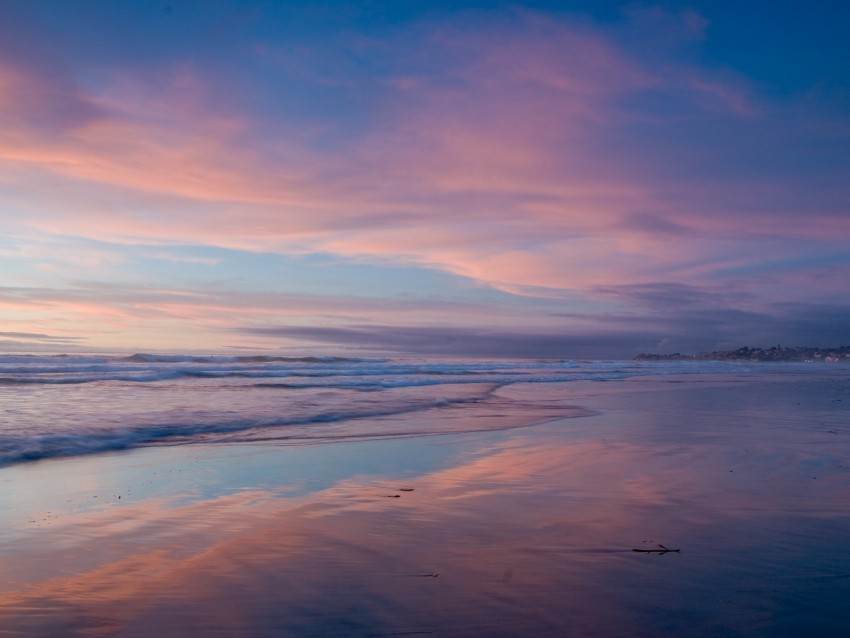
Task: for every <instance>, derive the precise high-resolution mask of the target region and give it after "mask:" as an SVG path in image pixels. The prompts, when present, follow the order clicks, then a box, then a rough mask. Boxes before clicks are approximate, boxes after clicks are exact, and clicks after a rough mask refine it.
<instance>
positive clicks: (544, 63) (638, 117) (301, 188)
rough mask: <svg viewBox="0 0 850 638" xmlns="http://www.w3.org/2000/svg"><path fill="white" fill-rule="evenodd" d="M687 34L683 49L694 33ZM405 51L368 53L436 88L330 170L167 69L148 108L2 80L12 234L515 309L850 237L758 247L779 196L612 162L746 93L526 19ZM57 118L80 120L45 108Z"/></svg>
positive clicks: (300, 144)
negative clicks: (187, 246) (757, 222)
mask: <svg viewBox="0 0 850 638" xmlns="http://www.w3.org/2000/svg"><path fill="white" fill-rule="evenodd" d="M685 18H687V19H684V18H683V21H682V22H681V25H682V26H681V28H682V29H684V30H685V31H687V32H688V33H689V34H690V35H689V36H688V37H694V34H696V33H698V32H701V30H702V29H703V28H704V25H702V24H701V23H700V22H699V20H696V18H694V16H689V17H688V16H685ZM405 44H408V43H405ZM415 44H417V45H418V46H419V49H417V50H415V51H413V53H410V52H409V51H407V50H406V49H404V48H402V47H401V45H400V44H392V43H391V44H389V45H387V44H379V45H376V46H378V47H379V48H380V47H381V46H383V47H384V49H388V50H382V51H381V52H382V54H383V55H396V56H404V55H408V56H412V57H413V58H416V59H419V60H422V59H424V60H426V61H428V62H430V63H431V65H432V67H431V68H435V69H436V71H432V72H430V73H429V72H417V71H416V70H415V69H416V68H417V67H416V65H415V64H411V65H410V68H404V65H403V64H402V65H400V66H401V67H402V68H400V69H399V70H397V71H394V72H393V73H392V74H391V75H388V76H387V77H385V78H383V80H384V82H385V84H386V86H387V87H388V91H387V93H386V94H385V95H384V97H383V98H382V101H381V102H380V104H378V106H377V107H376V113H377V114H378V115H380V118H379V121H380V124H379V125H377V126H374V127H372V128H368V129H367V130H365V131H363V132H361V133H360V134H359V135H358V136H357V137H356V138H355V139H353V140H350V141H347V142H345V143H344V144H342V143H340V144H339V146H338V147H336V148H333V149H331V150H330V151H328V150H317V148H315V147H314V146H313V145H312V144H311V136H310V134H303V133H301V134H299V133H298V132H297V131H298V122H297V121H291V122H284V123H283V124H282V125H281V128H280V129H279V130H282V131H284V133H279V132H278V134H277V135H276V136H275V137H272V138H265V137H263V135H262V126H261V121H260V118H259V116H258V115H256V114H252V113H250V112H243V113H239V114H237V115H234V114H233V113H226V114H225V113H222V112H220V111H218V110H217V109H216V108H215V106H211V105H210V104H211V103H213V102H214V100H211V99H210V98H211V95H212V94H211V93H210V91H211V89H210V88H209V87H208V86H207V84H206V82H207V78H206V76H204V74H203V73H202V72H198V71H196V70H195V69H193V68H192V67H191V66H187V65H180V64H176V65H175V66H174V68H173V69H171V70H170V72H169V73H165V76H166V77H168V78H169V81H167V82H164V83H162V84H161V85H156V86H153V85H151V83H150V82H146V81H144V80H143V79H139V78H134V77H123V76H120V75H119V74H117V73H102V74H101V75H99V76H98V82H99V84H98V87H97V89H96V90H95V89H92V88H89V89H88V92H87V91H85V90H84V89H83V88H82V87H80V86H76V85H74V84H72V83H70V82H58V81H55V80H54V79H47V78H44V77H40V76H38V75H37V74H34V73H33V72H31V71H30V72H28V71H27V70H25V69H20V68H14V67H10V66H8V65H7V66H4V67H0V96H2V97H0V110H2V114H3V116H4V121H6V122H9V123H10V124H9V125H6V126H3V127H2V128H0V163H1V164H2V166H3V167H4V168H5V169H8V170H7V173H6V174H7V177H6V178H5V179H4V181H5V183H6V185H7V187H9V189H10V190H12V191H13V192H16V193H24V195H21V196H20V197H21V198H23V199H24V200H25V201H24V203H23V204H22V205H23V206H24V207H26V209H27V216H26V218H23V217H22V218H16V219H13V220H10V223H13V224H14V225H17V226H29V227H32V228H36V229H39V230H41V231H47V232H57V233H66V234H69V235H75V236H83V237H90V238H96V239H102V240H106V241H122V242H133V241H144V242H161V243H209V244H215V245H219V246H228V247H234V248H241V249H249V250H279V251H287V252H310V251H316V250H321V251H330V252H334V253H336V254H339V255H343V256H346V257H352V258H360V257H367V258H374V259H381V260H401V261H405V262H412V263H417V264H423V265H426V266H429V267H434V268H440V269H444V270H448V271H451V272H453V273H456V274H459V275H462V276H465V277H470V278H473V279H476V280H478V281H480V282H483V283H486V284H488V285H492V286H495V287H498V288H501V289H503V290H509V291H521V290H526V291H528V290H532V289H534V288H535V287H542V288H550V289H561V290H585V291H587V290H590V289H592V288H593V287H594V286H598V285H604V284H606V283H613V282H616V283H641V282H649V281H657V280H670V279H673V280H681V281H692V282H699V281H704V280H706V279H707V278H709V277H711V276H712V273H713V272H714V271H715V270H717V269H718V268H727V267H730V266H733V265H734V266H738V265H746V264H747V263H751V262H752V261H754V260H758V259H759V255H758V254H757V250H758V249H757V248H755V247H756V246H757V245H758V241H759V240H758V237H757V236H758V235H759V234H764V233H765V232H769V233H772V234H774V235H776V236H785V237H788V236H792V235H796V234H798V233H805V234H807V235H808V236H810V237H813V238H817V239H819V240H822V241H833V240H837V239H839V238H846V236H847V234H848V232H850V224H848V222H847V221H846V218H841V217H836V216H831V215H829V214H828V213H824V214H823V215H821V216H819V217H818V223H817V224H813V223H811V219H806V218H804V217H803V216H800V215H797V216H794V215H790V216H789V215H781V214H778V217H776V216H775V217H776V218H779V219H781V220H782V221H783V225H782V226H781V227H777V226H775V225H774V227H773V228H771V229H770V231H766V230H765V229H762V228H757V229H755V230H754V228H753V221H752V216H751V215H750V214H749V213H748V211H750V207H751V206H753V207H756V208H758V206H760V205H762V204H759V202H761V201H762V196H763V195H764V194H765V193H766V192H768V191H770V189H777V188H779V189H780V190H781V188H782V186H781V185H777V184H775V183H774V182H773V181H772V180H766V181H765V182H763V183H754V182H752V181H745V182H734V181H733V182H730V181H728V180H723V179H720V180H716V181H714V182H710V181H699V180H697V179H695V178H681V179H679V178H676V177H675V176H673V177H671V176H668V175H665V171H664V170H663V159H664V158H660V160H659V158H655V157H652V156H651V155H646V156H645V157H641V156H640V155H639V154H636V153H634V152H631V153H626V152H620V151H618V144H619V143H620V141H621V139H620V138H621V137H628V136H629V135H633V134H634V132H633V130H632V128H631V127H633V126H635V124H636V123H640V122H641V121H642V119H643V118H644V117H645V113H644V111H641V110H640V109H636V108H632V107H629V106H628V104H629V103H630V102H629V101H630V100H639V99H641V98H643V97H646V96H647V95H650V96H654V97H655V98H658V99H665V100H669V101H670V102H675V103H676V104H684V106H682V107H680V108H681V110H682V112H681V113H677V114H675V115H673V116H669V117H670V118H671V119H672V120H675V119H687V118H696V119H711V118H714V119H716V120H720V121H726V120H728V121H732V122H734V121H738V120H740V119H741V118H744V119H746V118H757V117H759V113H760V110H759V109H758V108H757V107H756V106H754V103H755V100H754V99H753V98H752V97H751V96H750V95H749V93H748V91H747V89H746V86H745V85H744V83H743V82H742V81H740V80H735V79H729V78H719V79H718V77H717V76H716V74H712V73H708V72H704V71H701V70H699V69H695V68H688V67H684V66H682V67H677V66H676V65H673V64H670V65H667V66H666V67H664V68H658V69H654V68H649V67H648V65H646V64H645V63H641V62H639V61H638V60H637V59H635V58H634V57H633V56H630V55H629V54H628V53H627V52H626V51H625V50H623V49H622V48H621V47H619V46H617V45H616V44H615V43H614V42H613V41H612V40H611V39H610V38H608V37H606V36H605V35H604V34H602V33H601V32H600V31H596V30H594V29H591V28H586V27H577V26H575V25H566V24H561V23H559V22H557V21H555V20H553V19H550V18H547V17H543V16H541V15H538V14H534V13H521V14H518V16H517V22H516V24H512V25H510V27H503V26H498V25H496V26H488V25H484V26H481V27H480V28H477V29H475V30H469V29H459V28H456V27H447V26H444V25H442V26H434V25H432V26H431V31H430V33H429V35H428V36H426V37H425V38H424V40H422V41H419V42H416V43H415ZM408 48H409V46H408ZM56 96H59V97H60V98H61V100H60V101H63V102H64V103H67V104H73V105H75V108H76V112H77V113H78V116H76V117H73V118H68V117H66V116H65V115H62V114H60V113H59V111H57V110H51V109H48V108H46V107H44V106H43V105H44V104H45V103H46V102H49V101H50V100H52V99H53V98H54V97H56ZM654 117H655V118H656V119H658V117H659V116H654ZM661 121H662V122H663V118H661ZM46 123H47V124H46ZM60 124H61V126H60ZM47 130H58V133H57V134H46V133H45V131H47ZM699 152H700V149H698V148H694V153H699ZM674 159H675V158H674ZM770 197H772V198H775V197H776V195H775V194H771V195H770ZM762 206H763V205H762ZM741 209H743V210H741ZM772 215H774V213H773V212H772V211H770V210H767V211H764V210H758V213H757V215H756V216H757V217H759V218H761V219H765V218H766V219H771V218H772V217H771V216H772ZM825 231H826V232H825ZM742 236H743V237H742ZM746 237H754V238H755V239H754V242H755V243H753V244H751V245H750V246H749V247H748V245H747V243H746Z"/></svg>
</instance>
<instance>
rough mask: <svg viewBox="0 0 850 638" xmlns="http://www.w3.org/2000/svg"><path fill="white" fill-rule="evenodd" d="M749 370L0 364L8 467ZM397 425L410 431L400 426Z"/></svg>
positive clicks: (294, 436)
mask: <svg viewBox="0 0 850 638" xmlns="http://www.w3.org/2000/svg"><path fill="white" fill-rule="evenodd" d="M747 369H748V368H747V366H746V365H743V364H738V363H730V362H711V361H702V362H695V361H694V362H692V361H684V362H683V361H670V362H635V361H571V360H565V361H517V360H510V361H482V360H465V361H463V360H451V361H447V360H443V361H425V360H410V359H378V358H342V357H309V356H308V357H279V356H233V357H228V356H195V355H180V354H174V355H160V354H134V355H132V356H101V355H85V356H80V355H48V356H38V355H3V356H0V465H9V464H14V463H20V462H25V461H32V460H37V459H45V458H50V457H59V456H73V455H79V454H93V453H98V452H106V451H115V450H126V449H132V448H137V447H145V446H153V445H158V446H167V445H191V444H193V443H216V442H227V443H238V442H251V441H253V442H257V441H271V440H275V441H277V442H279V443H285V442H288V443H290V444H297V443H304V442H316V441H321V440H330V439H345V438H363V437H387V436H415V435H423V434H439V433H440V432H445V431H456V430H457V429H458V428H461V429H462V428H463V427H469V428H474V429H478V428H481V427H484V428H504V427H517V426H520V425H527V424H530V423H534V422H536V421H540V420H544V419H546V418H553V417H556V416H566V415H569V414H570V408H569V406H561V405H558V404H557V402H554V403H553V402H552V401H548V400H547V399H546V398H545V396H546V395H545V394H541V393H537V394H536V395H533V398H528V397H531V396H532V394H533V393H526V395H527V397H526V398H527V400H525V401H523V398H522V397H518V396H516V393H514V396H512V397H508V396H507V395H506V393H505V392H499V390H500V389H504V388H505V387H508V386H520V385H522V386H529V385H530V386H541V385H542V384H546V385H547V386H550V389H552V386H551V384H566V383H571V382H575V381H588V380H589V381H613V380H620V379H627V378H632V377H642V376H657V375H681V374H711V373H722V372H736V371H737V372H742V371H746V370H747ZM549 394H550V395H557V392H554V393H549ZM461 414H463V415H464V416H469V417H473V416H479V417H482V416H486V415H490V416H493V417H494V418H492V419H489V420H488V421H486V422H485V421H484V420H483V419H480V418H479V419H473V418H469V419H466V420H465V423H466V425H465V426H463V425H459V424H458V418H457V417H458V416H459V415H461ZM401 415H404V416H405V419H404V421H399V420H398V419H397V418H394V417H399V416H401ZM417 416H419V417H426V418H419V419H417V418H416V417H417Z"/></svg>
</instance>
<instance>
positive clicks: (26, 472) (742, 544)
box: [0, 364, 850, 636]
mask: <svg viewBox="0 0 850 638" xmlns="http://www.w3.org/2000/svg"><path fill="white" fill-rule="evenodd" d="M848 372H850V370H848V368H847V367H846V366H843V365H827V364H817V365H811V366H809V367H805V366H802V365H796V366H785V365H782V364H773V365H772V364H759V365H754V366H747V367H741V369H740V370H739V371H735V370H734V369H724V370H723V371H722V372H714V373H712V372H711V371H710V370H709V371H708V372H705V371H704V372H703V373H700V374H663V375H661V374H656V375H623V376H622V378H611V379H608V380H602V379H591V378H587V379H576V380H573V381H570V382H564V383H524V382H522V381H517V382H515V383H510V384H504V385H500V386H499V387H497V388H495V389H493V390H492V391H491V390H488V392H491V394H492V396H491V397H490V398H488V399H487V400H483V401H479V402H473V403H472V404H467V403H458V404H457V405H451V406H448V407H447V408H446V406H439V405H438V406H436V407H430V408H428V409H425V410H422V411H416V412H413V411H409V412H408V413H401V412H399V413H397V414H391V415H378V416H375V417H374V418H373V419H372V420H371V421H370V422H369V423H367V424H365V425H364V424H362V423H361V425H360V426H358V427H360V428H361V429H358V430H357V432H359V433H361V434H362V436H342V432H341V430H339V429H338V431H336V434H334V435H331V434H328V433H327V432H326V436H323V437H321V438H315V439H311V438H310V436H309V435H305V436H303V437H300V438H299V437H295V438H280V437H277V438H275V437H269V436H264V435H261V434H258V433H256V432H257V431H252V432H255V433H254V434H253V435H242V434H240V437H239V440H234V441H227V440H214V441H213V440H210V441H208V442H205V441H203V440H193V441H192V442H191V443H190V444H189V443H187V444H167V445H166V444H162V443H161V442H158V443H157V442H155V443H154V444H150V445H145V446H140V447H134V448H128V449H116V450H111V451H110V450H99V451H98V452H97V453H89V454H82V455H77V456H67V457H62V456H57V457H52V458H44V459H42V460H36V461H29V462H19V463H14V464H10V465H7V466H6V467H2V468H0V508H2V509H0V519H1V520H2V530H0V558H2V562H0V636H150V635H158V636H186V635H205V636H406V635H420V634H422V635H435V636H626V635H628V636H707V635H712V636H798V635H818V636H843V635H846V633H847V631H848V629H850V609H848V608H847V606H846V601H847V599H848V597H849V596H850V551H848V549H847V546H846V539H847V537H848V532H850V507H848V503H850V383H848V378H849V377H848ZM470 387H471V386H470ZM488 396H489V395H488ZM437 415H439V416H437ZM414 426H415V427H414ZM299 427H301V426H299ZM265 432H266V434H268V431H267V430H265ZM636 550H640V551H636ZM667 550H670V551H667Z"/></svg>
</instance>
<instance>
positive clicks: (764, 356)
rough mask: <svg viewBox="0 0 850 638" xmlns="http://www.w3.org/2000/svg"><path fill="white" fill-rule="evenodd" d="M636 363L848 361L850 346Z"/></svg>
mask: <svg viewBox="0 0 850 638" xmlns="http://www.w3.org/2000/svg"><path fill="white" fill-rule="evenodd" d="M635 360H637V361H675V360H699V361H828V362H837V361H842V360H844V361H850V346H840V347H837V348H810V347H803V346H794V347H783V346H773V347H771V348H767V349H766V350H765V349H762V348H750V347H748V346H744V347H743V348H738V349H737V350H715V351H714V352H700V353H698V354H681V353H679V352H676V353H673V354H652V353H644V354H639V355H638V356H636V357H635Z"/></svg>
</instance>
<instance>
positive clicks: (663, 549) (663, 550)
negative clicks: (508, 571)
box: [632, 544, 682, 554]
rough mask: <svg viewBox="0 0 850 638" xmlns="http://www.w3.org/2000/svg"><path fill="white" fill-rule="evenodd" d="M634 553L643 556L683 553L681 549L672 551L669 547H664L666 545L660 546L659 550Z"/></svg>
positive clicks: (637, 550)
mask: <svg viewBox="0 0 850 638" xmlns="http://www.w3.org/2000/svg"><path fill="white" fill-rule="evenodd" d="M632 551H633V552H639V553H641V554H667V553H668V552H677V553H679V552H681V551H682V550H681V549H670V548H669V547H664V545H661V544H659V545H658V549H633V550H632Z"/></svg>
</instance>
